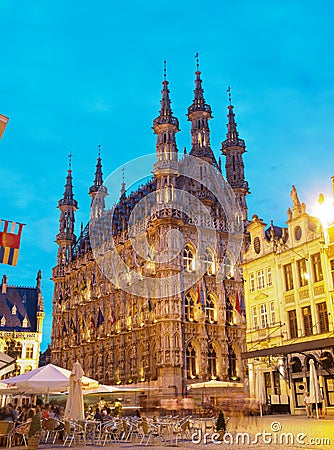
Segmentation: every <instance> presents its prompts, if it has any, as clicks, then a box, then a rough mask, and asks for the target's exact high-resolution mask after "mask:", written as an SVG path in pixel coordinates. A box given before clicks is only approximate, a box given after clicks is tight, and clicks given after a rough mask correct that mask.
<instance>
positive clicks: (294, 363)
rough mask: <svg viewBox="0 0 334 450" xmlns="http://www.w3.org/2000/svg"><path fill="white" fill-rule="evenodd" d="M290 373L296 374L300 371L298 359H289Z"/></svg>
mask: <svg viewBox="0 0 334 450" xmlns="http://www.w3.org/2000/svg"><path fill="white" fill-rule="evenodd" d="M291 371H292V373H297V372H301V371H302V363H301V360H300V359H299V358H297V356H294V357H293V358H292V359H291Z"/></svg>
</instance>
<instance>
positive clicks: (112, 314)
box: [110, 308, 116, 326]
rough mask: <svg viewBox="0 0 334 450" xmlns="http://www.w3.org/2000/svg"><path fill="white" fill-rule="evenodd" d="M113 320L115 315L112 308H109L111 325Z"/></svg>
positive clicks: (114, 320)
mask: <svg viewBox="0 0 334 450" xmlns="http://www.w3.org/2000/svg"><path fill="white" fill-rule="evenodd" d="M115 322H116V316H115V313H114V310H113V309H112V308H111V314H110V326H113V325H114V323H115Z"/></svg>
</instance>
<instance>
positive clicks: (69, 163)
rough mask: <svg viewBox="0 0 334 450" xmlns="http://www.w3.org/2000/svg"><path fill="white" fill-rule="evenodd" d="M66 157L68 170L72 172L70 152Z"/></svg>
mask: <svg viewBox="0 0 334 450" xmlns="http://www.w3.org/2000/svg"><path fill="white" fill-rule="evenodd" d="M67 156H68V170H72V156H73V153H72V151H70V153H69V154H68V155H67Z"/></svg>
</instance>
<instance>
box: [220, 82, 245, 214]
mask: <svg viewBox="0 0 334 450" xmlns="http://www.w3.org/2000/svg"><path fill="white" fill-rule="evenodd" d="M228 93H229V103H230V104H229V105H228V107H227V108H228V114H227V118H228V123H227V134H226V139H225V141H224V142H222V149H221V151H222V154H223V155H224V156H226V163H225V169H226V179H227V181H228V183H229V184H230V185H231V187H232V189H233V191H234V193H235V195H236V197H237V199H238V201H239V205H240V208H241V210H242V212H243V219H244V221H245V222H246V221H247V214H248V209H247V204H246V195H247V194H249V187H248V182H247V181H246V180H245V173H244V162H243V158H242V155H243V153H245V151H246V146H245V141H244V140H243V139H240V138H239V133H238V131H237V123H236V121H235V114H234V112H233V108H234V107H233V105H232V102H231V89H230V88H228Z"/></svg>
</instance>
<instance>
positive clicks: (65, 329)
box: [63, 322, 67, 334]
mask: <svg viewBox="0 0 334 450" xmlns="http://www.w3.org/2000/svg"><path fill="white" fill-rule="evenodd" d="M63 333H66V334H67V327H66V323H65V322H64V325H63Z"/></svg>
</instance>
